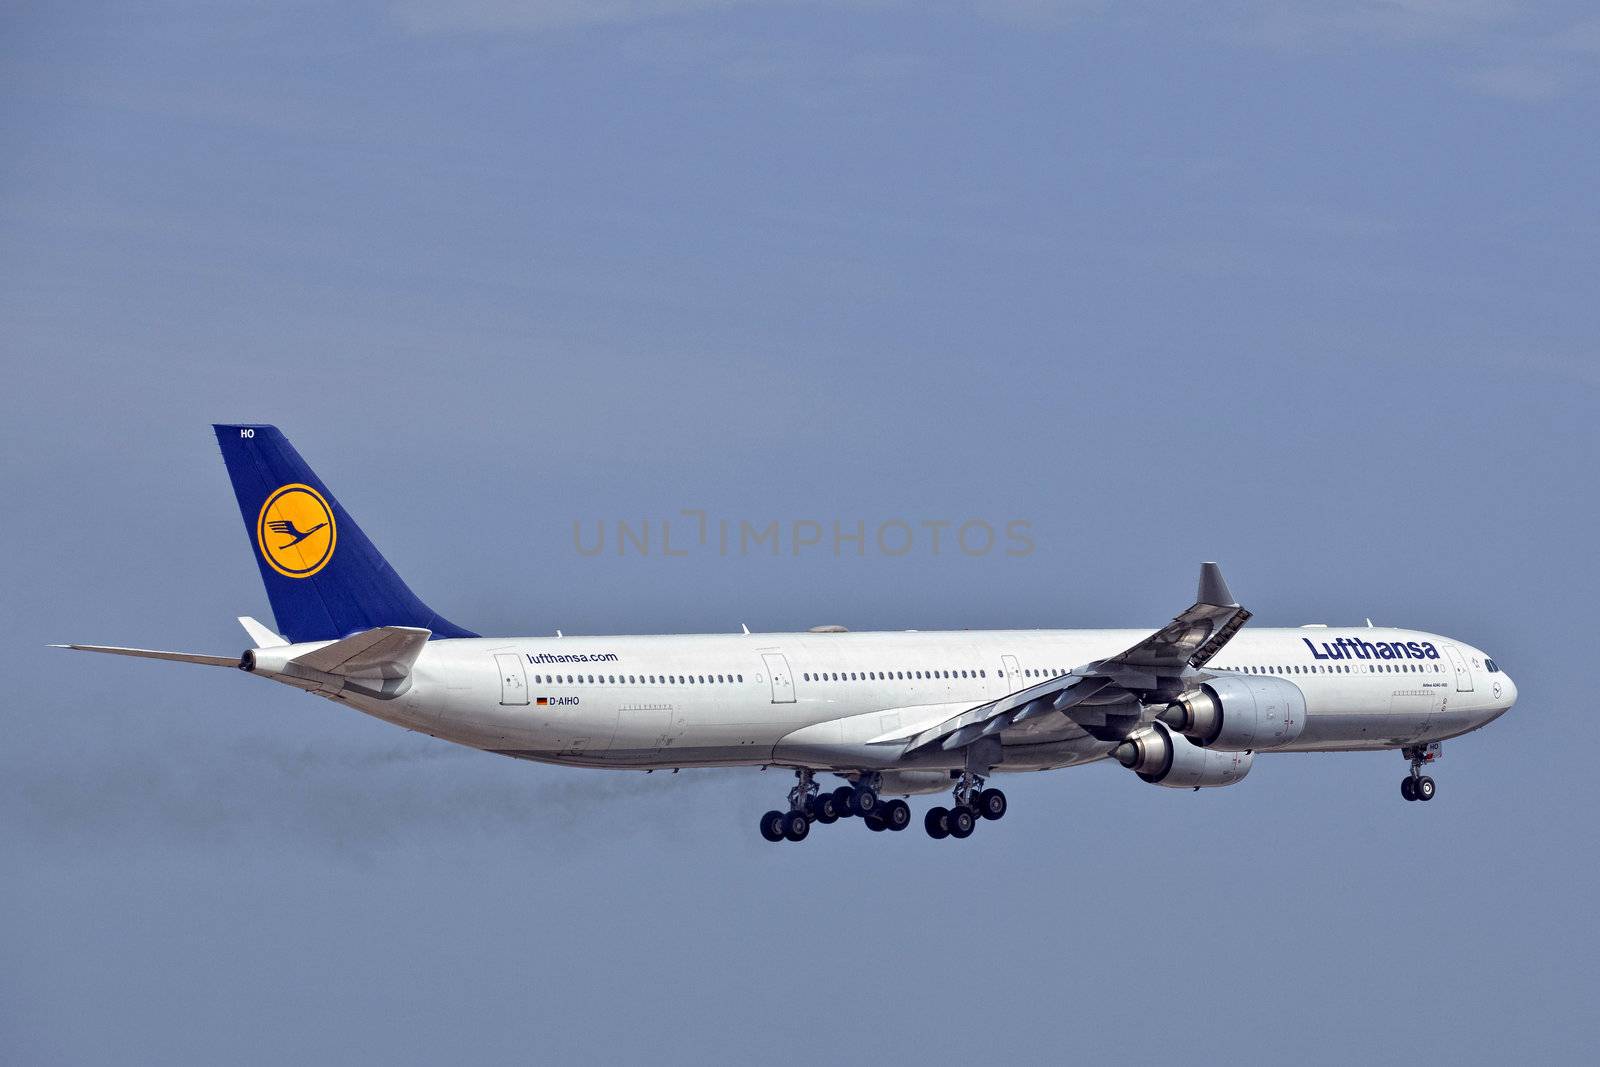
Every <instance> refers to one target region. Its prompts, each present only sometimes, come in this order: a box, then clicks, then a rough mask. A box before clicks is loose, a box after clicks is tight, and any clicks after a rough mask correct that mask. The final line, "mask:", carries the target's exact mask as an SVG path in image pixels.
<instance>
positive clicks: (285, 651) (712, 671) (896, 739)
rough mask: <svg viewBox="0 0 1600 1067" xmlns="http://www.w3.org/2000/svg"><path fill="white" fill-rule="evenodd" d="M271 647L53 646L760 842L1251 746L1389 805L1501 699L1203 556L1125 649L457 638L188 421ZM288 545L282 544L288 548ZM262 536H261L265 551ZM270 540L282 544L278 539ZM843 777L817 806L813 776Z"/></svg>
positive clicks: (966, 818)
mask: <svg viewBox="0 0 1600 1067" xmlns="http://www.w3.org/2000/svg"><path fill="white" fill-rule="evenodd" d="M213 429H214V430H215V432H216V437H217V443H218V444H219V445H220V446H221V449H222V456H223V461H224V463H225V464H226V467H227V470H228V475H229V477H230V479H231V480H232V483H233V489H234V493H235V496H236V497H237V499H238V504H239V510H240V514H241V515H242V517H243V519H244V524H245V529H246V532H247V533H248V535H249V540H250V545H251V550H252V551H253V552H254V554H255V557H256V563H257V565H258V567H259V568H260V571H261V578H262V581H263V582H264V583H265V585H266V590H267V597H268V600H269V602H270V605H271V608H272V614H273V617H274V619H275V621H276V623H277V629H276V630H273V629H271V628H269V627H267V626H265V625H264V624H262V623H260V622H258V621H256V620H255V619H253V618H250V617H241V618H240V619H239V622H240V624H241V625H242V626H243V627H244V629H245V632H246V634H247V635H248V636H249V638H250V641H251V642H252V644H251V647H250V648H247V649H245V650H244V652H243V653H242V654H241V655H238V656H214V655H202V654H197V653H188V652H164V651H157V650H151V649H141V648H123V647H117V646H107V645H81V644H72V645H58V646H54V647H58V648H72V649H79V650H83V651H89V652H107V653H113V654H116V655H123V656H139V657H146V658H150V659H158V660H171V661H176V662H181V663H198V664H206V665H211V666H218V667H234V668H238V669H240V670H243V671H244V672H245V673H247V674H252V675H255V676H257V677H260V678H267V679H270V680H272V681H275V682H281V683H283V684H285V685H290V686H294V687H295V688H298V689H302V690H305V691H306V692H309V693H314V694H316V695H318V696H322V697H325V698H327V699H329V700H333V701H335V702H337V703H340V704H346V705H349V706H351V707H354V708H356V709H357V710H359V711H362V712H365V713H366V714H368V715H372V716H375V717H376V718H379V719H382V720H384V721H386V722H390V723H394V724H396V725H398V726H403V727H405V728H407V729H409V730H414V731H419V732H422V733H426V734H429V735H431V736H433V737H438V738H443V739H445V740H447V741H453V742H455V743H457V744H460V745H466V746H470V747H472V748H477V749H482V750H484V751H486V752H493V753H498V754H500V755H505V756H512V757H515V758H518V759H526V760H535V761H539V762H543V763H552V764H562V765H568V766H575V767H590V768H609V769H631V770H636V771H653V770H664V769H667V768H671V769H673V770H677V769H679V768H683V767H761V768H767V767H780V768H785V769H788V770H790V771H792V772H793V773H794V776H795V783H794V785H793V787H792V788H791V789H790V790H789V793H788V798H787V805H786V806H784V807H780V808H774V809H773V810H771V811H768V812H766V813H765V814H764V815H762V816H761V818H760V820H759V829H760V832H761V835H762V836H763V837H764V838H765V839H767V840H768V841H773V842H778V841H785V840H787V841H801V840H804V839H805V838H806V837H807V836H808V834H809V833H810V830H811V827H812V826H813V825H815V824H821V825H828V824H831V823H833V822H835V821H837V820H840V819H845V818H858V819H860V820H861V821H862V822H863V823H865V824H866V826H867V827H868V828H869V829H870V830H872V831H874V832H882V831H900V830H904V829H906V827H907V826H909V825H910V823H911V821H912V813H911V808H910V806H909V805H908V804H907V803H906V798H908V797H912V796H918V795H924V794H931V793H939V792H942V791H943V790H945V789H949V790H950V792H951V798H952V800H951V803H950V804H949V805H948V806H945V805H943V804H939V805H935V806H933V807H931V808H929V809H928V810H927V812H926V813H925V816H924V819H923V827H924V829H925V830H926V832H927V834H928V835H929V836H930V837H933V838H935V839H946V838H948V839H957V840H959V839H963V838H966V837H969V836H971V835H972V833H973V832H974V830H975V828H976V827H977V826H978V825H979V824H980V823H981V822H984V821H994V820H998V819H1000V818H1001V817H1003V816H1004V815H1005V813H1006V809H1007V801H1006V796H1005V794H1004V793H1003V792H1002V791H1001V790H999V789H998V788H995V787H994V786H992V785H991V784H990V779H991V778H993V777H994V776H996V775H999V774H1009V773H1018V772H1025V771H1047V770H1055V769H1058V768H1062V767H1076V766H1079V765H1082V764H1087V763H1094V762H1098V761H1102V760H1113V761H1115V762H1116V763H1118V764H1121V765H1122V766H1123V767H1126V768H1128V769H1129V770H1131V771H1133V772H1134V774H1135V775H1136V776H1137V778H1138V779H1139V780H1140V781H1142V782H1146V783H1149V784H1151V785H1156V786H1163V787H1166V788H1171V789H1192V790H1199V789H1204V788H1218V787H1223V786H1231V785H1236V784H1237V783H1238V782H1240V781H1242V780H1243V779H1244V778H1245V776H1246V775H1248V774H1249V773H1250V769H1251V767H1252V766H1253V764H1254V760H1255V757H1256V755H1257V754H1259V753H1268V752H1345V751H1365V750H1380V749H1389V750H1395V749H1397V750H1399V752H1400V753H1401V755H1402V756H1403V757H1404V758H1405V759H1406V760H1407V761H1408V763H1409V764H1410V769H1409V771H1408V773H1407V774H1406V775H1405V777H1404V778H1402V780H1401V795H1402V796H1403V797H1404V799H1406V800H1408V801H1431V800H1432V799H1433V798H1434V796H1435V792H1436V788H1437V787H1436V784H1435V782H1434V780H1433V778H1432V777H1430V776H1429V775H1426V774H1424V773H1423V769H1424V768H1426V767H1428V766H1429V765H1430V764H1432V763H1433V762H1434V761H1436V760H1437V759H1438V758H1439V756H1440V755H1441V753H1442V747H1441V745H1442V742H1443V741H1445V740H1447V739H1449V738H1454V737H1458V736H1460V735H1462V734H1465V733H1468V732H1470V731H1472V730H1476V729H1478V728H1480V727H1482V726H1484V725H1486V724H1488V723H1489V722H1492V721H1493V720H1494V719H1496V718H1498V717H1499V716H1501V715H1503V714H1505V712H1506V711H1508V710H1509V709H1510V708H1511V706H1512V705H1513V704H1514V703H1516V699H1517V687H1516V685H1515V684H1514V683H1513V682H1512V680H1511V678H1510V676H1509V675H1508V674H1506V672H1505V671H1504V670H1502V669H1501V668H1500V666H1499V664H1497V663H1496V662H1495V661H1494V660H1493V659H1491V658H1490V657H1489V656H1488V655H1487V654H1485V653H1484V652H1483V651H1482V650H1480V649H1478V648H1475V647H1473V646H1471V645H1468V644H1467V643H1465V642H1464V641H1460V640H1457V639H1454V638H1450V637H1445V636H1441V635H1439V634H1432V633H1425V632H1420V631H1415V630H1403V629H1392V628H1387V627H1375V626H1373V625H1372V623H1371V621H1370V620H1368V622H1367V624H1366V625H1365V626H1364V627H1339V628H1336V627H1330V626H1325V625H1311V626H1303V627H1296V628H1282V629H1265V628H1256V629H1253V630H1248V631H1247V630H1244V626H1245V623H1246V622H1247V621H1248V620H1249V619H1250V612H1249V611H1247V610H1246V609H1245V608H1243V607H1241V606H1240V605H1239V604H1238V602H1237V601H1235V600H1234V598H1233V594H1232V593H1230V592H1229V590H1228V586H1227V584H1226V583H1225V582H1224V581H1223V577H1222V572H1221V570H1220V569H1219V568H1218V567H1217V565H1216V564H1214V563H1206V564H1203V565H1202V567H1201V570H1200V583H1199V590H1198V592H1197V594H1196V596H1195V602H1194V604H1192V605H1191V606H1190V607H1188V608H1186V609H1185V610H1184V611H1182V612H1181V613H1180V614H1178V615H1177V616H1176V617H1175V618H1174V619H1173V620H1172V622H1170V623H1168V624H1167V625H1166V626H1164V627H1162V628H1161V629H1159V630H1156V631H1155V632H1154V633H1151V632H1148V631H1146V630H997V631H959V632H942V633H941V632H919V631H912V630H908V631H904V632H880V633H865V632H862V633H852V632H849V631H846V630H845V629H844V628H843V627H839V626H823V627H817V628H815V629H813V630H810V631H807V632H805V633H751V632H749V631H748V630H747V629H746V630H745V632H743V633H739V634H727V635H722V634H696V635H662V636H615V637H577V636H564V635H562V634H561V632H560V631H557V634H556V635H555V636H554V637H481V636H479V635H478V634H475V633H472V632H471V631H469V630H465V629H463V628H461V627H460V626H457V625H456V624H454V623H452V622H450V621H449V620H447V619H445V618H444V617H443V616H441V615H439V614H438V613H437V612H435V611H433V609H431V608H429V607H428V606H427V605H426V604H424V603H423V602H422V601H421V600H420V599H418V598H417V596H416V595H415V594H414V593H412V591H411V589H410V588H409V587H408V586H407V585H406V583H405V582H404V581H402V580H401V578H400V576H399V575H398V574H397V573H396V572H395V570H394V569H393V568H392V567H391V566H390V565H389V563H388V561H387V560H385V559H384V558H383V556H382V555H381V554H380V553H379V552H378V550H377V548H375V547H374V546H373V543H372V542H371V541H370V540H368V539H367V536H366V534H365V533H363V532H362V530H361V528H360V527H359V526H357V525H356V523H355V520H354V519H352V518H351V517H350V514H349V513H348V512H347V511H345V509H344V508H343V506H342V505H340V503H339V501H338V500H337V499H336V498H335V497H334V495H333V494H332V493H331V492H330V491H329V490H328V488H327V486H326V485H325V484H324V483H323V482H322V481H321V479H319V478H318V477H317V476H316V474H314V473H313V472H312V470H311V468H310V467H309V466H308V465H307V464H306V462H305V461H304V460H303V459H301V458H300V454H299V453H298V452H296V451H295V449H294V447H293V446H292V445H290V443H289V441H288V440H287V439H286V438H285V437H284V436H283V434H281V433H280V432H279V431H278V430H277V429H276V428H275V427H272V426H269V425H249V424H221V425H216V426H214V427H213ZM302 531H304V532H302ZM269 535H270V536H269ZM284 535H287V536H289V537H290V538H291V540H290V541H288V542H284V541H283V540H282V539H281V538H282V536H284ZM830 774H831V775H833V776H835V777H837V778H838V779H840V780H841V782H842V784H840V785H839V786H837V787H836V788H834V789H832V790H828V789H826V788H824V786H823V784H822V782H820V781H819V780H818V779H819V776H825V775H830Z"/></svg>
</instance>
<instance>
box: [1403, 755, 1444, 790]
mask: <svg viewBox="0 0 1600 1067" xmlns="http://www.w3.org/2000/svg"><path fill="white" fill-rule="evenodd" d="M1442 748H1443V745H1442V744H1441V743H1440V742H1438V741H1434V742H1431V743H1429V744H1426V745H1407V746H1406V747H1405V748H1402V749H1401V750H1400V754H1401V755H1402V756H1404V757H1405V758H1406V759H1408V760H1410V761H1411V773H1410V774H1407V775H1406V776H1405V777H1404V778H1402V779H1400V795H1401V796H1402V797H1405V798H1406V799H1407V800H1432V799H1433V795H1434V793H1435V792H1436V791H1437V787H1436V786H1435V785H1434V783H1433V779H1432V778H1430V777H1428V776H1427V775H1426V774H1423V773H1422V768H1423V767H1424V766H1425V765H1427V764H1429V763H1432V762H1433V761H1434V760H1436V759H1438V758H1439V755H1440V752H1441V750H1442Z"/></svg>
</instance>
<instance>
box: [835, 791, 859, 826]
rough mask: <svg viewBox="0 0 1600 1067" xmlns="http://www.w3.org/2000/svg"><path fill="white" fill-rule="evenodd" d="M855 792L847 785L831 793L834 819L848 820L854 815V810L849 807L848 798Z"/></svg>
mask: <svg viewBox="0 0 1600 1067" xmlns="http://www.w3.org/2000/svg"><path fill="white" fill-rule="evenodd" d="M855 795H856V791H855V790H854V789H851V788H850V787H849V786H847V785H841V786H840V787H839V788H838V789H835V790H834V791H833V814H834V817H835V818H839V819H848V818H849V817H850V816H852V815H854V814H855V809H853V808H851V807H850V798H851V797H853V796H855Z"/></svg>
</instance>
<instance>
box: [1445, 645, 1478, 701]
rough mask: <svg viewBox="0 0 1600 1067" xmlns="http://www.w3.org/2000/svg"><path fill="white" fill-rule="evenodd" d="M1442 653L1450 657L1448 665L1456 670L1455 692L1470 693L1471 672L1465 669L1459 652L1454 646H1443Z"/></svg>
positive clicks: (1465, 664) (1465, 666) (1465, 665)
mask: <svg viewBox="0 0 1600 1067" xmlns="http://www.w3.org/2000/svg"><path fill="white" fill-rule="evenodd" d="M1444 651H1445V655H1447V656H1449V657H1450V665H1451V666H1452V667H1454V668H1455V669H1456V692H1458V693H1470V692H1472V672H1471V671H1469V670H1468V669H1467V661H1466V660H1464V659H1462V658H1461V650H1460V649H1459V648H1457V647H1456V646H1455V645H1445V646H1444Z"/></svg>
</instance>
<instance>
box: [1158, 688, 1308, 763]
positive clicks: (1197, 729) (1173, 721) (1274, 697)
mask: <svg viewBox="0 0 1600 1067" xmlns="http://www.w3.org/2000/svg"><path fill="white" fill-rule="evenodd" d="M1156 717H1157V718H1158V719H1160V720H1161V721H1162V722H1164V723H1166V724H1167V725H1168V726H1170V727H1172V728H1173V729H1174V730H1176V731H1178V732H1179V733H1180V734H1183V735H1185V736H1186V737H1188V738H1189V740H1191V741H1193V742H1194V743H1195V744H1197V745H1200V746H1201V747H1203V748H1214V749H1218V750H1220V751H1223V752H1254V751H1257V750H1259V749H1263V748H1277V747H1279V746H1280V745H1287V744H1288V743H1289V742H1291V741H1293V740H1294V739H1295V738H1297V737H1299V736H1300V731H1301V730H1304V729H1305V728H1306V695H1305V694H1304V693H1303V692H1301V691H1300V687H1299V686H1297V685H1295V684H1294V683H1293V682H1287V681H1284V680H1283V679H1282V678H1261V677H1256V676H1254V675H1249V674H1229V675H1218V676H1217V677H1215V678H1213V679H1211V680H1210V681H1209V682H1206V683H1204V684H1203V685H1201V686H1200V688H1198V689H1194V690H1191V691H1190V692H1187V693H1185V694H1183V696H1181V697H1179V698H1178V699H1177V700H1175V701H1173V702H1172V703H1171V704H1168V705H1167V708H1166V710H1165V711H1163V712H1162V713H1161V714H1160V715H1158V716H1156Z"/></svg>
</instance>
